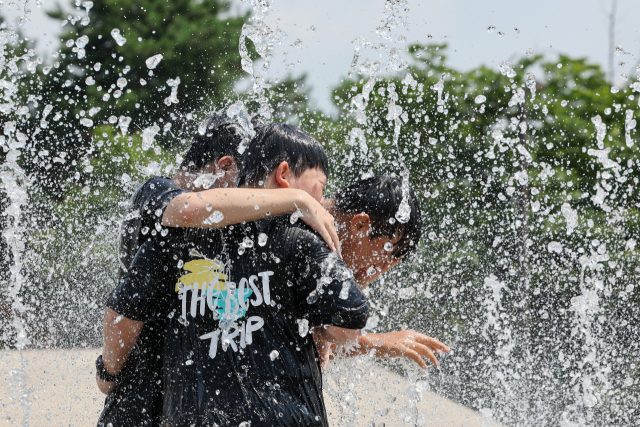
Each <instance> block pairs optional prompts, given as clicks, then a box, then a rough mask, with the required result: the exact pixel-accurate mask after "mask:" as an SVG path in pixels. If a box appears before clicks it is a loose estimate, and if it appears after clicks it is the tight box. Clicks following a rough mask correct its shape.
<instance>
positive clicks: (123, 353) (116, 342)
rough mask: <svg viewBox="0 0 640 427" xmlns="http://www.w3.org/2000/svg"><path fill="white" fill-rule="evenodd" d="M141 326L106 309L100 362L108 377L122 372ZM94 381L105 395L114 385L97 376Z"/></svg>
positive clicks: (140, 323)
mask: <svg viewBox="0 0 640 427" xmlns="http://www.w3.org/2000/svg"><path fill="white" fill-rule="evenodd" d="M143 326H144V322H138V321H136V320H131V319H127V318H126V317H124V316H121V315H119V314H118V313H116V312H115V311H113V310H111V309H110V308H108V307H107V309H106V310H105V313H104V320H103V321H102V336H103V340H104V347H103V349H102V360H103V362H104V367H105V368H106V370H107V372H108V373H109V375H118V374H119V373H120V371H122V368H123V367H124V364H125V363H126V361H127V359H128V358H129V354H130V353H131V350H132V349H133V346H134V345H135V344H136V341H137V340H138V336H140V331H142V327H143ZM96 381H97V382H98V388H99V389H100V391H101V392H103V393H105V394H109V393H110V392H111V390H112V389H113V386H114V385H115V383H109V382H104V381H102V380H100V378H98V377H97V376H96Z"/></svg>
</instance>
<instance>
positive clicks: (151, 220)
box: [118, 177, 186, 279]
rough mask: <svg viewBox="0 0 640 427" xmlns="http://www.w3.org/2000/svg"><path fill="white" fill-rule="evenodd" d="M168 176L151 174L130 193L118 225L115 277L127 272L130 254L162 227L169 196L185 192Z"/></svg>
mask: <svg viewBox="0 0 640 427" xmlns="http://www.w3.org/2000/svg"><path fill="white" fill-rule="evenodd" d="M185 192H186V191H185V190H183V189H182V188H180V187H179V186H178V184H177V183H176V182H175V181H173V180H172V179H169V178H164V177H154V178H151V179H150V180H148V181H146V182H145V183H143V184H142V185H140V187H138V188H137V189H136V191H135V192H134V193H133V195H132V196H131V199H130V200H129V203H127V207H126V208H125V213H124V217H123V219H122V224H121V226H120V236H119V242H118V243H119V244H118V261H119V263H118V267H119V268H118V278H119V279H122V277H123V276H124V275H125V274H126V273H127V271H128V269H129V266H130V265H131V261H133V257H135V256H136V253H137V252H138V249H139V248H140V246H141V245H142V243H144V242H145V241H147V240H149V239H150V238H152V237H153V236H155V235H156V233H159V232H160V231H161V225H162V214H163V213H164V209H165V208H166V207H167V205H168V204H169V203H170V202H171V200H172V199H173V198H174V197H176V196H178V195H179V194H182V193H185Z"/></svg>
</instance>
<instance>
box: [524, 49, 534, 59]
mask: <svg viewBox="0 0 640 427" xmlns="http://www.w3.org/2000/svg"><path fill="white" fill-rule="evenodd" d="M533 52H534V50H533V49H532V48H529V49H527V53H526V55H527V58H531V57H532V56H533Z"/></svg>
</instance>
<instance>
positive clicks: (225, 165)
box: [216, 156, 237, 172]
mask: <svg viewBox="0 0 640 427" xmlns="http://www.w3.org/2000/svg"><path fill="white" fill-rule="evenodd" d="M216 166H217V167H218V170H221V171H225V172H229V171H231V170H234V169H237V166H236V161H235V160H233V157H231V156H223V157H220V159H218V162H217V163H216Z"/></svg>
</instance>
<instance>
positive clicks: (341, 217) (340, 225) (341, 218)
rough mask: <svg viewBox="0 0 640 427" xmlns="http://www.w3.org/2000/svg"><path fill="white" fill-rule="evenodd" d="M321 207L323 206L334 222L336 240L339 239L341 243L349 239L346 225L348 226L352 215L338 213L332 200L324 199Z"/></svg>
mask: <svg viewBox="0 0 640 427" xmlns="http://www.w3.org/2000/svg"><path fill="white" fill-rule="evenodd" d="M322 206H324V208H325V209H326V210H327V212H329V213H330V214H331V215H332V216H333V218H334V219H335V221H336V232H337V233H338V239H340V241H341V242H342V241H344V240H345V239H347V238H348V237H349V233H348V232H347V224H349V222H350V221H351V218H353V215H350V214H346V213H342V212H339V211H338V210H337V209H336V203H335V201H334V200H333V199H325V201H324V203H323V204H322Z"/></svg>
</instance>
